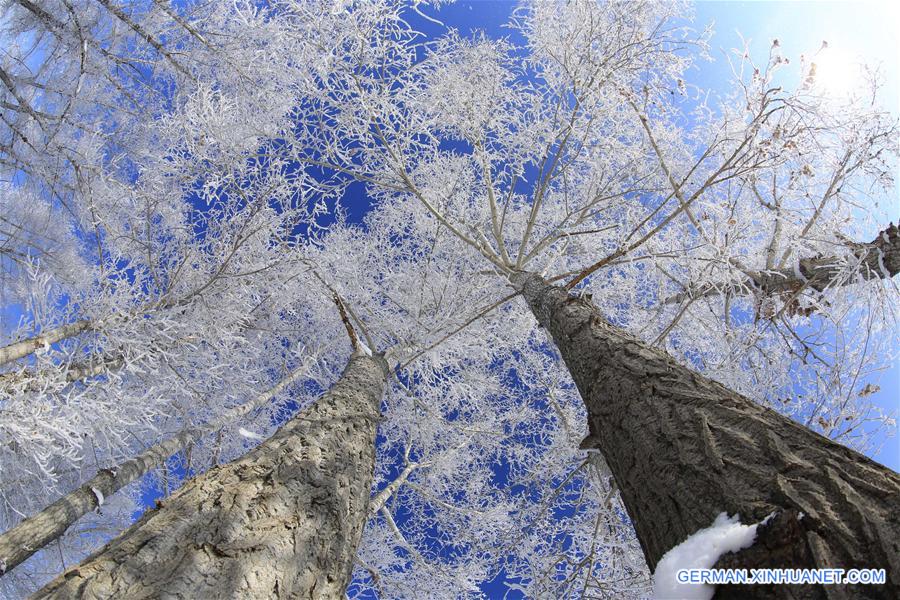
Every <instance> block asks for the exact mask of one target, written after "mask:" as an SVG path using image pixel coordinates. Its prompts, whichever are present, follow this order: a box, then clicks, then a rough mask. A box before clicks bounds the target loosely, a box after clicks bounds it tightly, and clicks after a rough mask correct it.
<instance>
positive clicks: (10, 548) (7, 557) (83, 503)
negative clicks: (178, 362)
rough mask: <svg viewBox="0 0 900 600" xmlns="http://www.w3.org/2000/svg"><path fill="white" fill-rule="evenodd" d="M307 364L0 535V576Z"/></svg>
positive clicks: (266, 397)
mask: <svg viewBox="0 0 900 600" xmlns="http://www.w3.org/2000/svg"><path fill="white" fill-rule="evenodd" d="M304 373H306V368H305V367H298V368H297V369H295V370H294V371H292V372H291V373H289V374H288V375H287V376H285V377H284V378H283V379H282V380H281V381H279V382H278V384H277V385H275V386H274V387H272V388H270V389H269V390H267V391H265V392H263V393H262V394H259V395H257V396H256V397H254V398H253V399H251V400H248V401H247V402H245V403H244V404H241V405H239V406H235V407H234V408H231V409H230V410H228V411H226V412H225V414H223V415H222V416H221V417H220V418H218V419H215V420H214V421H210V422H208V423H205V424H202V425H198V426H196V427H191V428H188V429H185V430H183V431H181V432H179V433H177V434H175V435H173V436H172V437H170V438H168V439H166V440H163V441H162V442H160V443H158V444H155V445H153V446H151V447H150V448H147V449H146V450H144V451H143V452H141V453H140V454H138V455H137V456H135V457H134V458H132V459H130V460H127V461H125V462H123V463H120V464H118V465H116V466H115V467H111V468H108V469H101V470H100V471H99V472H98V473H97V474H96V475H94V476H93V477H91V478H90V479H89V480H87V481H86V482H85V483H84V484H83V485H82V486H81V487H79V488H78V489H76V490H74V491H72V492H70V493H69V494H66V495H65V496H63V497H62V498H60V499H59V500H57V501H56V502H54V503H53V504H51V505H50V506H48V507H47V508H45V509H43V510H42V511H41V512H39V513H37V514H35V515H32V516H30V517H28V518H27V519H25V520H24V521H22V522H21V523H19V524H18V525H16V526H15V527H13V528H11V529H9V530H8V531H5V532H4V533H3V534H2V535H0V575H3V574H4V573H6V572H8V571H10V570H11V569H14V568H15V567H17V566H18V565H20V564H21V563H23V562H24V561H25V560H27V559H28V558H29V557H30V556H31V555H32V554H34V553H35V552H37V551H38V550H40V549H41V548H43V547H44V546H46V545H47V544H49V543H50V542H52V541H53V540H55V539H56V538H58V537H59V536H61V535H63V534H64V533H65V532H66V530H67V529H68V528H69V527H71V526H72V525H73V524H74V523H75V522H76V521H77V520H78V519H80V518H81V517H83V516H84V515H86V514H87V513H88V512H90V511H92V510H94V509H96V508H100V505H101V503H102V502H103V499H104V498H108V497H110V496H112V495H113V494H115V493H116V492H118V491H119V490H121V489H122V488H123V487H125V486H126V485H128V484H129V483H131V482H133V481H137V480H138V479H140V478H141V477H143V476H144V475H146V474H147V473H149V472H150V470H151V469H153V468H155V467H158V466H159V465H160V464H164V463H165V462H166V461H167V460H168V459H169V457H171V456H172V455H173V454H175V453H177V452H178V451H179V450H181V449H182V448H184V447H186V446H187V445H188V444H190V443H192V442H195V441H197V440H199V439H200V438H201V437H203V436H204V435H206V434H208V433H211V432H213V431H216V430H221V428H222V427H225V426H226V425H228V424H229V423H232V422H234V421H237V420H238V419H240V418H241V417H243V416H245V415H247V414H249V413H250V411H252V410H254V409H256V408H260V407H262V406H263V405H265V404H266V403H267V402H269V401H270V400H271V399H272V398H273V397H274V396H276V395H278V394H280V393H281V392H283V391H284V390H285V389H286V388H287V387H288V386H290V385H291V384H293V383H294V382H295V381H296V380H297V379H298V378H299V377H300V376H301V375H303V374H304Z"/></svg>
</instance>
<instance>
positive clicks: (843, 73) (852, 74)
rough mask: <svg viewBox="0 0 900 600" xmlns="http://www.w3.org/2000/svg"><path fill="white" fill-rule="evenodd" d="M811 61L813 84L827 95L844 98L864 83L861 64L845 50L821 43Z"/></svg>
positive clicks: (856, 90)
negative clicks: (819, 48)
mask: <svg viewBox="0 0 900 600" xmlns="http://www.w3.org/2000/svg"><path fill="white" fill-rule="evenodd" d="M812 63H813V68H814V71H813V72H814V75H813V78H814V80H815V86H816V88H817V89H819V90H820V91H821V92H822V93H824V94H825V95H827V96H832V97H838V98H845V97H847V96H851V95H853V94H854V92H858V91H860V90H861V88H862V86H863V84H864V78H863V71H862V65H861V64H860V63H859V61H857V60H855V59H854V58H853V56H852V55H851V54H850V53H849V52H847V51H846V50H843V49H841V48H835V47H830V46H828V44H827V43H823V44H822V49H821V50H819V51H818V52H817V53H816V55H815V58H814V59H813V61H812Z"/></svg>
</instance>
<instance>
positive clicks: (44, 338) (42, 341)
mask: <svg viewBox="0 0 900 600" xmlns="http://www.w3.org/2000/svg"><path fill="white" fill-rule="evenodd" d="M92 327H93V323H91V322H90V321H86V320H82V321H76V322H74V323H70V324H68V325H61V326H59V327H57V328H56V329H51V330H49V331H45V332H43V333H41V334H40V335H36V336H34V337H31V338H28V339H25V340H21V341H19V342H13V343H12V344H9V345H7V346H3V347H2V348H0V365H5V364H6V363H8V362H12V361H14V360H19V359H20V358H25V357H26V356H29V355H31V354H34V352H35V350H38V349H39V348H43V347H45V346H50V345H51V344H55V343H56V342H60V341H62V340H65V339H67V338H70V337H74V336H76V335H78V334H79V333H83V332H85V331H88V330H89V329H91V328H92Z"/></svg>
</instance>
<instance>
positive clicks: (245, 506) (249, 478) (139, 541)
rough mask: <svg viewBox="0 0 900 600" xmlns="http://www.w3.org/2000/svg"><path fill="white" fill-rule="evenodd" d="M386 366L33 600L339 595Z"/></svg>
mask: <svg viewBox="0 0 900 600" xmlns="http://www.w3.org/2000/svg"><path fill="white" fill-rule="evenodd" d="M386 374H387V365H386V364H385V362H384V361H383V359H382V358H381V357H379V356H375V357H369V356H354V357H353V358H352V359H351V360H350V363H349V364H348V365H347V368H346V369H345V371H344V374H343V375H342V376H341V379H340V380H339V381H338V382H337V383H336V384H335V385H334V386H333V387H332V388H331V390H329V391H328V392H327V393H326V394H325V395H324V396H322V398H320V399H319V400H318V401H317V402H316V403H315V404H314V405H313V406H311V407H310V408H308V409H306V410H305V411H303V412H301V413H300V414H298V415H297V416H296V417H294V418H293V419H292V420H291V421H289V422H288V423H287V424H285V425H284V426H283V427H282V428H281V429H279V430H278V432H277V433H275V435H273V436H272V437H271V438H270V439H269V440H267V441H266V442H264V443H263V444H261V445H260V446H258V447H257V448H255V449H254V450H252V451H251V452H249V453H248V454H247V455H245V456H244V457H241V458H240V459H238V460H236V461H234V462H231V463H229V464H227V465H223V466H221V467H216V468H213V469H211V470H210V471H208V472H207V473H205V474H204V475H201V476H199V477H197V478H195V479H193V480H192V481H190V482H189V483H187V484H185V485H184V486H183V487H182V488H181V489H180V490H178V491H177V492H176V493H175V494H173V495H172V497H171V498H170V499H168V500H167V501H165V502H164V503H162V504H160V506H159V508H158V509H154V510H151V511H148V512H147V513H146V514H145V515H144V516H143V517H142V518H141V519H140V520H139V521H138V522H137V523H135V524H134V525H133V526H132V527H130V528H129V529H128V530H126V531H125V532H124V533H123V534H122V535H120V536H119V537H118V538H116V539H115V540H113V541H112V542H110V543H109V544H107V545H106V547H104V548H103V549H101V550H100V551H99V552H98V553H96V554H95V555H93V556H92V557H90V558H88V559H87V560H85V561H84V562H83V563H82V564H81V565H79V566H77V567H75V568H72V569H69V570H68V571H66V572H65V573H63V574H62V575H60V576H59V577H57V578H56V579H55V580H54V581H52V582H51V583H50V584H48V585H47V587H45V588H44V589H42V590H41V591H39V592H38V593H37V594H36V595H35V596H34V597H35V598H60V599H61V598H67V599H68V598H91V599H94V598H96V599H99V598H104V599H108V598H128V599H129V600H131V599H141V598H165V599H185V600H188V599H195V598H222V599H225V598H316V599H319V598H343V597H344V593H345V590H346V587H347V585H348V583H349V581H350V573H351V569H352V566H353V559H354V557H355V556H356V548H357V545H358V543H359V538H360V536H361V534H362V529H363V525H364V523H365V520H366V517H367V507H368V503H369V491H370V487H371V483H372V474H373V469H374V464H375V428H376V424H377V421H378V419H379V417H380V402H381V396H382V393H383V391H384V384H385V377H386Z"/></svg>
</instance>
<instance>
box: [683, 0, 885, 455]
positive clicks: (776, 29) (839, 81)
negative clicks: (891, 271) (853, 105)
mask: <svg viewBox="0 0 900 600" xmlns="http://www.w3.org/2000/svg"><path fill="white" fill-rule="evenodd" d="M695 11H696V24H697V26H698V27H699V26H701V24H705V23H707V22H710V21H715V24H716V25H715V31H716V35H715V37H714V38H713V40H712V44H711V54H712V55H713V57H714V58H716V59H717V61H716V63H715V64H707V65H704V66H703V68H704V71H707V72H708V73H709V74H710V77H715V76H725V75H726V74H727V68H728V67H727V63H726V62H725V61H724V60H722V59H723V58H724V52H726V51H727V50H728V49H730V48H734V47H740V46H741V43H742V42H741V37H740V36H739V35H738V33H740V34H741V35H742V36H743V37H744V39H745V40H747V41H748V42H749V43H750V50H751V55H752V56H757V57H765V56H766V54H767V53H768V51H769V47H770V46H771V43H772V40H773V39H775V38H777V39H778V40H779V42H780V43H781V47H782V50H783V54H784V56H787V57H790V58H792V59H794V58H799V56H800V54H801V53H806V54H807V55H809V54H811V53H814V52H816V51H817V50H818V49H819V48H820V47H821V45H822V42H823V41H827V42H828V49H827V50H826V51H825V52H829V53H832V54H833V56H832V57H829V58H828V59H826V60H828V61H831V62H832V63H833V65H829V71H828V76H829V77H832V78H833V79H834V83H833V86H834V88H835V90H834V91H836V92H838V93H840V92H842V91H843V90H844V88H845V87H846V86H848V85H852V83H853V81H852V79H853V77H854V74H855V70H854V65H855V64H858V63H861V62H862V63H866V64H868V65H870V66H872V67H878V69H879V72H880V73H881V76H882V77H883V78H884V87H883V89H882V95H881V100H882V103H883V105H884V106H885V107H886V108H890V109H892V111H893V112H894V114H895V115H900V84H898V79H900V78H898V71H900V68H898V65H900V41H898V40H900V35H898V34H900V3H898V2H874V1H871V2H862V1H856V2H699V3H698V4H697V5H696V6H695ZM822 57H823V58H824V53H823V55H822ZM798 62H799V61H794V63H795V64H797V63H798ZM898 199H900V186H897V188H896V194H895V195H894V199H893V206H892V207H890V208H889V209H888V210H889V217H890V218H891V219H892V220H893V221H895V222H896V221H897V220H898V218H900V200H898ZM885 225H887V224H886V223H885ZM895 351H900V348H895ZM879 384H880V385H881V391H880V392H879V393H878V394H877V395H875V396H873V397H872V399H873V400H874V401H875V402H876V403H877V404H879V405H881V406H882V407H883V408H885V409H887V410H888V411H890V412H894V413H897V412H898V411H900V361H897V360H895V361H894V364H893V368H892V369H891V370H890V371H887V372H885V373H884V375H883V376H882V377H881V379H880V381H879ZM898 434H900V429H898V428H897V427H896V426H895V428H894V436H893V437H891V438H887V437H885V440H884V445H883V447H882V448H881V451H880V452H878V453H874V455H873V456H872V457H873V458H874V459H875V460H877V461H879V462H881V463H882V464H884V465H886V466H888V467H890V468H892V469H894V470H895V471H900V435H898Z"/></svg>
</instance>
